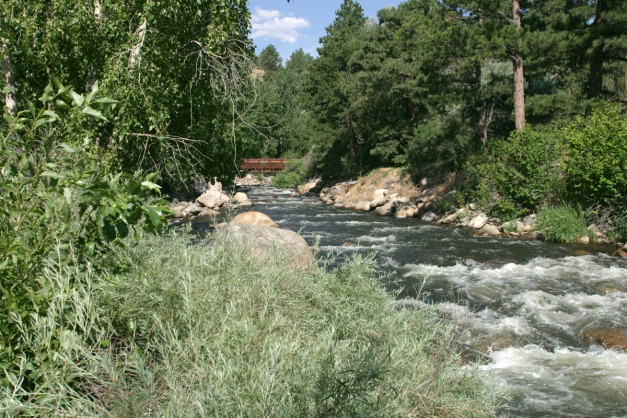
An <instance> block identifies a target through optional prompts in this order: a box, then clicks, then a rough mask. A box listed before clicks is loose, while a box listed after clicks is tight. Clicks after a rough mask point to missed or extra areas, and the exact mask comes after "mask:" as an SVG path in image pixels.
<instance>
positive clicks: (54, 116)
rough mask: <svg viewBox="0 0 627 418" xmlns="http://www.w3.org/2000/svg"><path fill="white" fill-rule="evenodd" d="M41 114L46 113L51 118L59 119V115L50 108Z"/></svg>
mask: <svg viewBox="0 0 627 418" xmlns="http://www.w3.org/2000/svg"><path fill="white" fill-rule="evenodd" d="M43 114H44V115H46V116H49V117H50V118H51V119H52V120H58V119H59V115H57V114H56V113H55V112H53V111H52V110H46V111H45V112H44V113H43Z"/></svg>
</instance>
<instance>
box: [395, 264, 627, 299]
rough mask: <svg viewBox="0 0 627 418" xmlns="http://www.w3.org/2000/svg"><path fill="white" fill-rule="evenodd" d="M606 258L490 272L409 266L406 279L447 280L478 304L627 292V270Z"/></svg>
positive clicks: (477, 267) (464, 266) (477, 266)
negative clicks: (529, 295) (533, 294)
mask: <svg viewBox="0 0 627 418" xmlns="http://www.w3.org/2000/svg"><path fill="white" fill-rule="evenodd" d="M609 262H610V261H609V260H607V259H604V258H603V256H583V257H564V258H561V259H545V258H541V257H539V258H535V259H533V260H531V261H529V262H528V263H526V264H514V263H510V264H506V265H504V266H502V267H499V268H496V269H494V268H488V267H486V266H484V265H482V264H481V263H476V262H473V261H471V260H469V261H468V262H466V263H465V264H461V263H458V264H456V265H454V266H444V267H440V266H434V265H427V264H408V265H406V266H405V268H406V269H407V270H408V271H407V272H406V273H405V274H404V276H405V277H416V278H417V279H419V280H420V279H422V278H425V277H426V278H427V279H428V280H431V279H436V278H437V279H438V280H445V281H447V282H449V283H450V284H451V285H453V286H455V287H456V288H457V289H459V290H460V291H464V292H465V293H466V294H467V295H470V296H471V297H472V298H473V300H474V301H476V302H479V303H490V302H492V301H494V300H498V299H501V298H508V297H513V296H514V295H516V294H519V293H522V292H525V291H530V290H543V291H546V292H549V293H553V294H564V293H567V292H579V291H581V290H582V289H584V287H588V288H590V287H595V286H596V287H598V289H599V292H601V289H602V288H613V287H614V288H618V289H625V287H626V284H625V279H626V278H627V268H623V267H618V266H615V265H607V264H608V263H609Z"/></svg>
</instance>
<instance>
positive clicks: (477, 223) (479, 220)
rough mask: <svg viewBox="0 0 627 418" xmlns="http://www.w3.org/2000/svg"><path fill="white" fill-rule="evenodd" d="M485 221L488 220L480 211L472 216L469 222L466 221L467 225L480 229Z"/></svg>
mask: <svg viewBox="0 0 627 418" xmlns="http://www.w3.org/2000/svg"><path fill="white" fill-rule="evenodd" d="M487 221H488V217H487V216H485V215H484V214H482V213H480V214H479V215H477V216H475V217H474V218H472V219H471V221H470V222H468V225H467V227H468V228H474V229H481V228H483V226H484V225H485V224H486V222H487Z"/></svg>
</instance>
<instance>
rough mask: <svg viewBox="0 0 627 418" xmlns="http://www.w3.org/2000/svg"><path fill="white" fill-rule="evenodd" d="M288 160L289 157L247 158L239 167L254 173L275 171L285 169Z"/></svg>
mask: <svg viewBox="0 0 627 418" xmlns="http://www.w3.org/2000/svg"><path fill="white" fill-rule="evenodd" d="M288 161H290V160H289V159H287V158H247V159H245V160H244V161H243V162H242V164H241V165H240V166H239V167H240V168H241V169H242V170H244V171H249V172H254V173H274V172H277V171H281V170H283V169H284V168H285V163H286V162H288Z"/></svg>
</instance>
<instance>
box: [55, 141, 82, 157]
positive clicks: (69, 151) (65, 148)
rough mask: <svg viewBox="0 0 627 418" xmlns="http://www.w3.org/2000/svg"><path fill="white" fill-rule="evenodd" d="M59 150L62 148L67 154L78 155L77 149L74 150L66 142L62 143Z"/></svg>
mask: <svg viewBox="0 0 627 418" xmlns="http://www.w3.org/2000/svg"><path fill="white" fill-rule="evenodd" d="M59 148H61V149H62V150H63V151H65V152H67V153H69V154H74V153H76V152H77V151H78V150H77V149H76V148H73V147H71V146H69V145H68V144H66V143H65V142H62V143H60V144H59Z"/></svg>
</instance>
